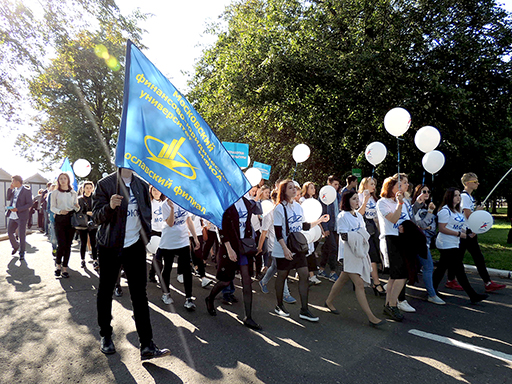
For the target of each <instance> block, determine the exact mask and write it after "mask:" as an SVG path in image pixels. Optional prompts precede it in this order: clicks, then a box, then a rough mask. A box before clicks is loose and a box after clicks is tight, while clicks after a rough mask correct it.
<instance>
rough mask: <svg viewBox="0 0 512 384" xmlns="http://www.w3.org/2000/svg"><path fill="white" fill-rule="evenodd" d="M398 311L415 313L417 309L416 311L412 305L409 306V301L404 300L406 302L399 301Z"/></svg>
mask: <svg viewBox="0 0 512 384" xmlns="http://www.w3.org/2000/svg"><path fill="white" fill-rule="evenodd" d="M398 309H399V310H401V311H402V312H406V313H414V312H416V309H414V308H413V307H412V306H411V304H409V303H408V302H407V300H404V301H400V300H399V301H398Z"/></svg>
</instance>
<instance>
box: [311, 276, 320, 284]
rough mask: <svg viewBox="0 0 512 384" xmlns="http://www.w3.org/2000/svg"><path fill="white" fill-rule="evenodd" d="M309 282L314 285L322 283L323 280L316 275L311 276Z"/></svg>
mask: <svg viewBox="0 0 512 384" xmlns="http://www.w3.org/2000/svg"><path fill="white" fill-rule="evenodd" d="M309 282H310V283H311V284H314V285H318V284H322V282H321V281H320V279H319V278H318V277H316V275H313V276H310V277H309Z"/></svg>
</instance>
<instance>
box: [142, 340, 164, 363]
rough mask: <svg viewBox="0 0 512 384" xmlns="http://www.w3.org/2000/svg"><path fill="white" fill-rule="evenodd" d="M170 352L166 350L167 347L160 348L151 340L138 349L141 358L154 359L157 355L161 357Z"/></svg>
mask: <svg viewBox="0 0 512 384" xmlns="http://www.w3.org/2000/svg"><path fill="white" fill-rule="evenodd" d="M170 354H171V351H170V350H168V349H167V348H162V349H160V348H158V347H157V346H156V345H155V343H153V342H151V343H150V344H149V345H148V346H147V347H144V348H142V347H141V349H140V359H141V360H149V359H156V358H157V357H163V356H167V355H170Z"/></svg>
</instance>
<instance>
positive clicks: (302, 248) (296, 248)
mask: <svg viewBox="0 0 512 384" xmlns="http://www.w3.org/2000/svg"><path fill="white" fill-rule="evenodd" d="M282 205H283V210H284V221H285V223H286V233H287V234H288V239H287V240H286V245H287V246H288V249H289V250H290V251H292V253H298V254H303V255H307V254H308V241H307V240H306V236H304V234H303V233H302V232H292V233H290V226H289V225H288V214H287V212H286V207H285V206H284V204H282Z"/></svg>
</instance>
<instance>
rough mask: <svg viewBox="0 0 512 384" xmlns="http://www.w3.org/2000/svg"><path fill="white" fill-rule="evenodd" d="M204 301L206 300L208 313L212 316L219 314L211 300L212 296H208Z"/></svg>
mask: <svg viewBox="0 0 512 384" xmlns="http://www.w3.org/2000/svg"><path fill="white" fill-rule="evenodd" d="M204 301H205V302H206V310H207V311H208V313H209V314H210V315H212V316H217V311H216V310H215V307H214V306H213V303H212V301H211V300H210V296H206V298H205V299H204Z"/></svg>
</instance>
